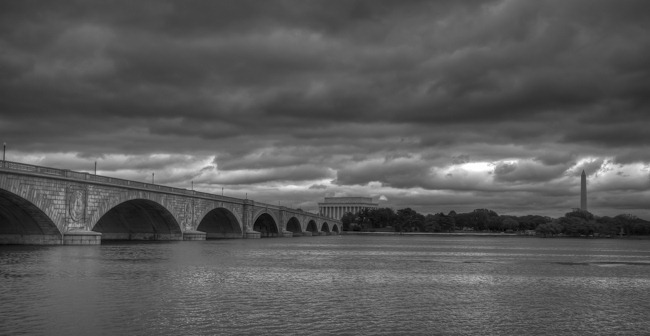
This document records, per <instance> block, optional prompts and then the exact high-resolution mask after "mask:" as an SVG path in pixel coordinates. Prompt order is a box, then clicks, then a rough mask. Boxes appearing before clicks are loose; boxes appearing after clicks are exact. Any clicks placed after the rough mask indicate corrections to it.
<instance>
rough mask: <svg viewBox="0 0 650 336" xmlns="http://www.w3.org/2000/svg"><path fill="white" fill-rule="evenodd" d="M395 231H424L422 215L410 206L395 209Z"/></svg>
mask: <svg viewBox="0 0 650 336" xmlns="http://www.w3.org/2000/svg"><path fill="white" fill-rule="evenodd" d="M396 217H397V218H396V223H397V226H396V227H395V231H400V232H401V231H408V232H410V231H420V232H421V231H424V216H423V215H422V214H419V213H418V212H417V211H415V210H413V209H411V208H405V209H400V210H397V216H396Z"/></svg>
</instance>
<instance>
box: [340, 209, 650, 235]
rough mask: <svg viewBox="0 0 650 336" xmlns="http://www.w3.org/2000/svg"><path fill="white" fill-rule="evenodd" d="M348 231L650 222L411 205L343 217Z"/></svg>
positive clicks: (632, 228) (641, 231) (572, 227)
mask: <svg viewBox="0 0 650 336" xmlns="http://www.w3.org/2000/svg"><path fill="white" fill-rule="evenodd" d="M341 222H342V228H343V230H344V231H395V232H457V231H479V232H509V233H510V232H513V233H514V232H518V233H524V232H526V233H531V232H532V231H535V233H536V234H538V235H541V236H547V237H549V236H614V235H650V222H648V221H645V220H643V219H640V218H638V217H636V216H632V215H618V216H615V217H608V216H604V217H596V216H594V215H593V214H591V213H590V212H588V211H584V210H580V209H574V210H573V211H571V212H568V213H566V214H565V215H564V216H563V217H560V218H551V217H546V216H538V215H525V216H510V215H499V214H497V213H496V212H495V211H493V210H489V209H476V210H474V211H471V212H468V213H456V212H455V211H450V212H449V213H448V214H444V213H442V212H441V213H437V214H433V215H432V214H427V215H426V216H425V215H423V214H420V213H418V212H417V211H415V210H413V209H411V208H405V209H400V210H397V211H394V210H393V209H391V208H377V209H363V210H361V211H359V212H357V213H351V212H349V213H346V214H345V215H343V217H342V218H341Z"/></svg>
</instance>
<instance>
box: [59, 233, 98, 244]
mask: <svg viewBox="0 0 650 336" xmlns="http://www.w3.org/2000/svg"><path fill="white" fill-rule="evenodd" d="M101 243H102V234H101V233H99V232H95V231H85V230H79V231H69V232H66V233H65V234H63V245H99V244H101Z"/></svg>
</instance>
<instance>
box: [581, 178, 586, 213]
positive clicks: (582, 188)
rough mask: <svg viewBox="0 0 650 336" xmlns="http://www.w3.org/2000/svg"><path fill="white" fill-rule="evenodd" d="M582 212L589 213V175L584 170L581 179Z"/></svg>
mask: <svg viewBox="0 0 650 336" xmlns="http://www.w3.org/2000/svg"><path fill="white" fill-rule="evenodd" d="M580 210H584V211H587V175H586V174H585V171H584V170H583V171H582V175H581V177H580Z"/></svg>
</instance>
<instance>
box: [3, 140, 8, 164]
mask: <svg viewBox="0 0 650 336" xmlns="http://www.w3.org/2000/svg"><path fill="white" fill-rule="evenodd" d="M6 152H7V143H6V142H3V143H2V165H3V166H4V163H5V153H6Z"/></svg>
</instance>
